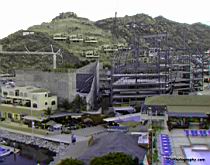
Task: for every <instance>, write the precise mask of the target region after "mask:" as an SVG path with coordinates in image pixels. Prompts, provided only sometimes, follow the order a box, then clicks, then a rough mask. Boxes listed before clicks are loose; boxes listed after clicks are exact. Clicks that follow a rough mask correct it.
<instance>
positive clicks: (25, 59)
mask: <svg viewBox="0 0 210 165" xmlns="http://www.w3.org/2000/svg"><path fill="white" fill-rule="evenodd" d="M28 31H32V32H34V34H33V35H23V31H18V32H16V33H14V34H11V35H9V36H8V37H6V38H4V39H2V40H0V44H1V45H3V49H4V50H10V51H23V50H24V51H25V50H26V48H28V49H29V50H30V51H51V49H50V45H51V44H52V45H53V47H54V50H55V51H56V50H58V49H62V53H63V56H64V62H63V63H61V61H59V58H58V66H59V67H61V68H62V67H64V68H66V67H67V68H68V67H70V68H71V67H79V66H81V65H83V64H86V63H87V62H86V61H87V60H89V58H86V54H87V52H93V54H97V55H99V56H100V60H101V61H102V62H103V63H110V56H111V54H112V51H110V52H105V49H104V47H107V46H113V45H114V44H116V43H118V44H119V43H120V44H123V45H130V44H132V43H133V42H134V41H135V40H138V41H140V44H141V46H144V47H153V46H154V45H152V44H151V43H150V44H148V43H146V42H145V41H143V40H142V36H145V35H152V34H158V33H167V34H168V38H167V42H164V43H163V46H167V47H172V48H183V47H184V46H185V47H190V48H193V49H196V48H199V49H202V50H207V49H209V48H210V27H209V26H207V25H204V24H201V23H196V24H192V25H189V24H182V23H178V22H174V21H171V20H168V19H166V18H164V17H162V16H159V17H156V18H152V17H150V16H148V15H145V14H137V15H134V16H125V17H120V18H117V19H115V18H107V19H103V20H99V21H96V22H93V21H90V20H88V19H87V18H81V17H78V16H77V15H76V14H75V13H72V12H67V13H61V14H60V15H59V16H56V17H55V18H54V19H52V21H51V22H49V23H42V24H41V25H35V26H32V27H30V28H29V29H28ZM55 36H59V37H63V39H62V40H59V39H55ZM75 39H78V41H77V40H76V41H75ZM79 39H81V40H79ZM89 40H90V41H93V40H94V42H89ZM184 41H185V42H184ZM184 43H185V44H184ZM115 46H116V45H115ZM0 57H1V58H0V59H1V65H0V67H1V69H4V70H5V69H15V68H27V67H30V68H31V67H32V68H41V69H47V68H51V67H52V57H50V56H42V57H40V56H30V55H22V56H6V55H3V56H2V55H0ZM91 60H92V59H91Z"/></svg>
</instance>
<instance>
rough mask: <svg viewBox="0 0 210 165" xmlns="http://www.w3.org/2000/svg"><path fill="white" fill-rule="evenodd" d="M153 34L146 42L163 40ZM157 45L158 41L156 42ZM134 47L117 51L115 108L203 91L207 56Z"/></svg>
mask: <svg viewBox="0 0 210 165" xmlns="http://www.w3.org/2000/svg"><path fill="white" fill-rule="evenodd" d="M163 37H166V35H151V36H147V37H145V38H144V39H145V40H150V39H151V40H153V41H154V40H156V39H157V38H158V40H159V41H160V39H163ZM154 43H155V42H154ZM153 46H156V47H153V48H139V47H136V46H134V47H133V48H132V49H131V50H128V51H123V52H121V51H118V52H115V54H114V56H113V60H112V70H111V84H110V91H111V92H110V95H111V103H112V105H113V106H116V105H126V106H127V105H136V103H142V102H143V101H144V100H145V98H146V97H149V96H154V95H170V94H179V95H187V94H190V93H192V92H196V91H201V90H203V69H204V54H202V53H201V52H199V51H197V50H196V51H195V50H190V49H172V48H170V49H169V48H162V47H161V46H160V43H159V44H154V45H153Z"/></svg>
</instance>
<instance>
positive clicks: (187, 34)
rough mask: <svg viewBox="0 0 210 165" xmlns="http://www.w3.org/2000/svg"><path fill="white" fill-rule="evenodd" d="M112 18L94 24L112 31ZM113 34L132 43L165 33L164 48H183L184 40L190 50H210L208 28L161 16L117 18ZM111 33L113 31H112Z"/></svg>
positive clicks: (209, 29)
mask: <svg viewBox="0 0 210 165" xmlns="http://www.w3.org/2000/svg"><path fill="white" fill-rule="evenodd" d="M113 21H114V19H113V18H108V19H104V20H99V21H97V22H96V23H95V24H96V25H97V26H98V27H100V28H102V29H104V30H111V29H113V27H112V25H113ZM116 24H117V26H116V29H115V31H116V32H117V34H115V35H116V36H118V37H122V38H124V39H125V40H126V41H127V42H128V43H130V44H131V43H132V42H133V40H134V38H135V36H139V37H140V38H141V36H144V35H151V34H157V33H165V32H167V34H168V35H169V37H168V42H167V43H164V44H165V46H169V47H173V48H183V45H184V40H185V43H186V45H188V46H189V47H190V48H193V49H196V48H201V49H203V50H206V49H209V48H210V26H207V25H204V24H201V23H196V24H192V25H189V24H182V23H178V22H174V21H171V20H168V19H166V18H164V17H162V16H159V17H156V18H152V17H150V16H148V15H145V14H137V15H134V16H125V17H120V18H117V20H116ZM112 32H113V31H112Z"/></svg>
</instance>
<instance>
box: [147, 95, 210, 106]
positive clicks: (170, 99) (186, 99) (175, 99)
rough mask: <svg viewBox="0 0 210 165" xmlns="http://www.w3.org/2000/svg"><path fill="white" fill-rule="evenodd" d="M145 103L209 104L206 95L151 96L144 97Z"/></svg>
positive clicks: (208, 98)
mask: <svg viewBox="0 0 210 165" xmlns="http://www.w3.org/2000/svg"><path fill="white" fill-rule="evenodd" d="M145 105H165V106H209V107H210V96H207V95H202V96H199V95H196V96H189V95H185V96H184V95H177V96H172V95H164V96H153V97H147V98H146V99H145Z"/></svg>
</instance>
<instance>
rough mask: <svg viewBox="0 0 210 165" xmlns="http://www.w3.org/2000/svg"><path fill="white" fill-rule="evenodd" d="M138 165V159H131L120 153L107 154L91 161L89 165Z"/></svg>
mask: <svg viewBox="0 0 210 165" xmlns="http://www.w3.org/2000/svg"><path fill="white" fill-rule="evenodd" d="M122 164H123V165H138V164H139V162H138V158H132V156H130V155H126V154H124V153H121V152H116V153H109V154H107V155H105V156H102V157H96V158H94V159H92V160H91V162H90V165H122Z"/></svg>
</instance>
